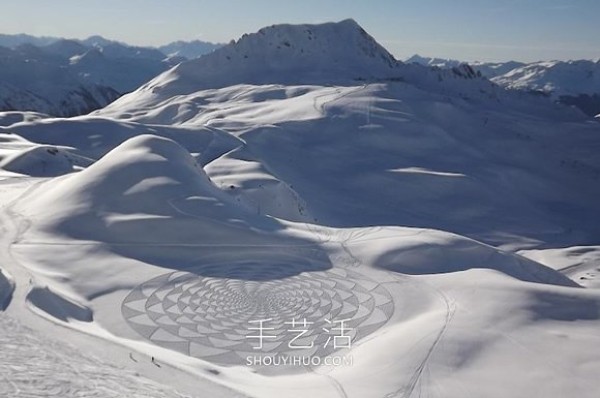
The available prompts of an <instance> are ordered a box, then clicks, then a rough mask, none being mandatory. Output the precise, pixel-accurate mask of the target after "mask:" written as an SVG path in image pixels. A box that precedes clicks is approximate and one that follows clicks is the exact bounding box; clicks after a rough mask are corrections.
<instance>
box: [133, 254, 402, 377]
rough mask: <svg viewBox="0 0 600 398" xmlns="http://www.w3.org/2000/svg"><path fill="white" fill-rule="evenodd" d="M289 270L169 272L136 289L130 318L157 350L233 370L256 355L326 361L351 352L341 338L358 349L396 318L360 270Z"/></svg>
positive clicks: (383, 293) (386, 297)
mask: <svg viewBox="0 0 600 398" xmlns="http://www.w3.org/2000/svg"><path fill="white" fill-rule="evenodd" d="M281 267H282V265H280V264H266V265H265V264H262V265H261V267H260V268H259V271H256V272H260V275H253V274H252V272H253V269H254V268H253V267H240V266H239V265H237V266H233V265H232V266H229V267H227V266H224V265H223V264H220V265H218V275H217V276H215V275H214V273H213V274H211V273H210V272H207V271H210V270H207V269H206V268H203V269H201V270H198V272H189V271H186V272H183V271H178V272H171V273H167V274H164V275H161V276H158V277H156V278H153V279H151V280H148V281H146V282H144V283H142V284H141V285H139V286H137V287H136V288H135V289H133V290H132V291H131V292H130V293H129V294H128V295H127V297H126V298H125V300H124V301H123V303H122V307H121V310H122V314H123V317H124V318H125V319H126V320H127V322H128V324H129V325H130V326H131V328H133V330H135V331H136V332H137V333H138V334H140V335H141V336H143V337H144V338H146V339H148V340H150V341H152V342H153V343H154V344H156V345H159V346H162V347H166V348H169V349H173V350H176V351H179V352H182V353H184V354H186V355H189V356H192V357H196V358H201V359H203V360H206V361H210V362H212V363H215V364H219V365H226V366H227V365H242V364H244V361H245V358H247V357H248V356H255V357H256V356H267V355H268V356H311V357H314V356H318V357H325V356H328V355H330V354H332V353H333V352H335V351H337V350H339V349H340V348H348V347H347V345H346V344H344V345H343V346H342V347H340V345H339V344H338V345H337V346H335V345H334V344H333V343H332V338H333V340H335V336H341V335H345V336H349V337H347V338H345V339H344V340H343V341H344V342H347V341H349V342H350V344H355V343H356V342H358V341H359V340H360V339H362V338H364V337H365V336H367V335H369V334H370V333H373V332H374V331H376V330H377V329H379V328H380V327H381V326H383V325H384V324H385V323H386V322H387V321H388V320H389V318H390V317H391V316H392V314H393V312H394V302H393V300H392V296H391V295H390V293H389V292H388V291H387V289H386V288H385V287H384V286H383V285H381V284H380V283H378V282H376V281H374V280H372V279H370V278H368V277H366V276H365V275H363V274H361V273H359V272H356V271H354V270H349V269H346V268H332V269H328V270H324V271H311V272H302V270H299V271H298V273H296V274H295V275H290V274H286V275H282V274H281V271H280V270H281V269H282V268H281ZM260 320H263V330H262V331H260V330H258V329H260V327H259V323H258V321H260ZM293 321H295V322H296V325H293V324H292V323H291V322H293ZM340 321H344V323H343V324H342V323H341V322H340ZM342 328H345V330H341V329H342ZM333 329H337V331H334V330H333ZM300 332H302V333H301V334H302V335H301V336H300V337H298V335H299V334H300ZM260 334H262V335H263V336H264V338H263V339H260V338H258V337H256V336H259V335H260ZM251 336H254V337H251ZM259 340H262V348H260V349H259V348H258V347H259ZM292 340H293V341H292ZM340 341H342V340H340Z"/></svg>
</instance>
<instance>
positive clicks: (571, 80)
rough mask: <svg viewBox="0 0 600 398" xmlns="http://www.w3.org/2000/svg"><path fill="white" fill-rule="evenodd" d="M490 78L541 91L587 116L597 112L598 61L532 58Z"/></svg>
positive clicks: (599, 101)
mask: <svg viewBox="0 0 600 398" xmlns="http://www.w3.org/2000/svg"><path fill="white" fill-rule="evenodd" d="M492 80H493V81H494V82H495V83H497V84H499V85H501V86H504V87H507V88H510V89H517V90H530V91H536V92H540V93H543V94H544V95H548V96H550V97H551V98H553V99H555V100H557V101H559V102H561V103H564V104H566V105H574V106H576V107H578V108H579V109H581V110H582V111H583V112H585V113H586V114H587V115H589V116H595V115H596V114H598V113H600V61H587V60H579V61H548V62H535V63H531V64H527V65H524V66H522V67H519V68H515V69H513V70H511V71H510V72H507V73H505V74H503V75H500V76H497V77H495V78H494V79H492Z"/></svg>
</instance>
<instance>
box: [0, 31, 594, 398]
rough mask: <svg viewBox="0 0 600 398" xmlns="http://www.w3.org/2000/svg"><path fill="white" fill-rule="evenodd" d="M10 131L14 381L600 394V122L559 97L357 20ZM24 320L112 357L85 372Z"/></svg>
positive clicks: (451, 397)
mask: <svg viewBox="0 0 600 398" xmlns="http://www.w3.org/2000/svg"><path fill="white" fill-rule="evenodd" d="M261 32H262V33H261ZM95 40H96V41H98V42H99V44H100V45H104V44H106V43H102V41H101V40H99V39H95ZM63 44H65V43H63ZM70 48H71V44H68V43H67V44H66V45H65V46H64V48H62V49H61V51H63V50H64V52H66V53H68V52H69V49H70ZM26 50H27V52H28V53H29V54H31V55H35V53H36V49H35V48H27V49H26ZM99 53H100V52H99V51H98V52H96V53H89V54H87V56H89V57H98V55H99ZM100 55H101V54H100ZM228 57H229V58H228ZM71 60H72V62H73V63H78V62H80V60H81V57H79V56H73V57H71ZM0 125H3V127H0V165H2V166H3V167H5V168H6V169H4V170H3V169H0V203H2V205H1V206H0V266H1V267H2V274H1V275H0V305H3V306H4V307H6V312H7V315H8V316H9V317H8V318H4V317H3V316H4V314H0V330H1V331H2V333H0V334H1V335H2V336H3V337H0V343H2V346H3V348H4V349H5V350H6V351H7V353H8V354H7V355H4V356H5V357H6V358H7V360H5V361H4V362H2V364H8V365H4V368H3V365H2V364H0V391H8V394H11V393H13V392H14V391H23V393H21V395H23V394H24V393H31V395H33V394H34V393H37V394H39V395H51V394H49V393H50V392H55V393H56V395H65V396H68V397H70V396H78V395H81V394H80V392H81V390H82V388H81V386H80V384H78V383H76V382H69V381H68V380H69V379H73V378H74V380H75V381H78V380H83V381H84V383H85V382H87V383H88V384H89V382H88V380H91V379H92V377H90V374H95V375H100V376H101V379H102V380H99V381H98V382H97V383H96V384H94V386H93V391H92V392H91V393H90V394H89V395H91V396H94V395H93V394H94V393H95V394H96V395H101V394H102V393H103V392H105V391H108V392H109V393H108V394H104V395H108V396H110V394H113V393H114V394H113V395H116V396H119V395H127V396H129V395H131V396H134V397H135V396H136V394H137V395H139V396H142V395H147V396H150V397H153V396H156V395H162V396H172V395H174V396H176V393H174V392H173V391H171V390H168V389H167V388H164V389H163V388H162V387H158V386H157V387H155V388H154V387H153V388H151V391H148V388H146V386H147V383H146V382H145V378H146V377H149V378H151V379H153V380H157V381H161V382H162V383H164V384H168V385H170V386H176V387H177V388H180V387H181V388H183V387H186V386H187V387H189V388H187V391H192V393H193V394H196V395H198V394H200V395H203V396H211V397H212V396H215V397H224V398H234V397H239V396H244V395H249V396H252V397H257V398H282V397H285V398H306V397H307V396H310V397H315V398H334V397H335V398H339V397H347V398H372V397H414V396H417V395H418V396H430V397H431V396H443V397H444V398H464V397H466V396H472V397H486V398H506V397H507V396H508V397H513V396H514V397H520V396H523V397H531V396H543V397H548V398H562V397H564V396H577V397H581V398H596V395H597V391H598V378H597V376H598V375H597V373H598V369H599V368H600V355H599V351H598V347H600V335H599V334H598V333H597V331H598V328H599V327H600V290H598V289H597V287H598V286H599V285H598V280H600V266H598V265H597V264H596V263H595V262H596V261H597V259H598V258H600V254H598V253H600V249H599V248H600V246H598V242H597V240H598V236H600V225H599V224H598V222H597V220H596V218H597V217H594V215H596V214H598V213H599V204H598V200H597V198H598V197H600V184H599V183H598V182H599V181H600V158H599V157H598V148H599V146H600V138H599V137H600V134H599V133H600V125H599V124H598V123H595V122H591V121H590V120H589V118H586V117H585V116H584V115H582V114H581V113H580V112H578V111H576V110H573V109H569V108H567V107H564V106H561V105H558V104H555V103H553V102H552V101H551V100H549V99H548V98H547V97H546V96H539V95H537V96H536V95H532V94H531V93H525V92H523V91H522V90H507V89H504V88H503V87H500V86H498V85H496V84H494V83H492V82H491V81H489V80H488V79H487V78H485V77H482V76H480V74H479V73H478V71H477V70H476V69H475V68H473V67H472V66H469V65H465V64H460V65H454V66H453V67H451V68H447V69H444V68H431V67H427V66H423V65H418V64H414V63H411V64H403V63H400V62H397V61H396V60H394V59H393V57H391V56H390V55H389V53H387V51H385V50H384V49H383V48H382V47H381V46H379V45H378V44H377V43H376V42H375V41H374V40H373V39H372V38H371V37H370V36H368V34H366V33H365V32H364V31H363V30H362V29H361V28H360V27H359V26H358V25H357V24H356V23H355V22H354V21H351V20H346V21H342V22H339V23H327V24H322V25H296V26H293V25H275V26H272V27H268V28H265V29H261V30H260V31H259V32H258V33H254V34H250V35H246V36H244V37H242V38H241V39H240V40H238V41H236V42H234V43H232V44H230V45H227V46H225V47H223V48H221V49H218V50H216V51H214V52H212V53H210V54H208V55H205V56H203V57H201V58H199V59H198V60H194V61H189V62H185V63H182V64H180V65H179V66H177V67H174V68H172V69H171V70H169V71H167V72H165V73H163V74H161V75H160V76H158V77H157V78H155V79H154V80H152V81H151V82H149V83H148V84H146V85H144V86H143V87H141V88H139V89H138V90H136V91H135V92H133V93H131V94H129V95H126V96H123V97H122V98H121V99H119V100H118V101H117V102H115V103H113V104H112V105H109V106H108V107H106V108H104V109H102V110H99V111H97V112H95V113H94V114H91V115H86V116H79V117H74V118H68V119H66V118H48V117H45V115H40V114H34V113H23V114H20V113H15V112H11V113H6V114H1V113H0ZM49 151H50V152H49ZM51 152H52V153H51ZM63 160H67V161H68V162H67V163H64V162H63ZM68 163H72V164H71V166H69V165H68ZM65 165H66V166H67V167H63V166H65ZM40 166H42V170H43V171H46V172H47V171H49V170H50V171H52V173H46V174H43V173H39V170H40ZM44 167H45V168H44ZM9 168H11V169H12V170H17V171H18V172H19V174H17V173H15V172H14V171H9V170H7V169H9ZM40 174H41V175H42V177H40ZM34 176H35V177H34ZM2 291H4V292H7V291H8V292H9V293H8V294H6V293H4V294H3V293H1V292H2ZM12 318H14V319H16V322H12V321H10V319H12ZM260 319H262V320H267V322H268V323H267V324H266V325H265V326H267V327H268V328H269V329H267V334H268V335H269V336H270V338H269V339H268V341H263V343H264V345H262V346H258V342H257V341H253V340H252V338H251V337H252V336H251V335H250V333H252V332H256V331H257V329H256V328H255V326H256V320H260ZM302 319H304V320H305V321H308V322H307V323H306V325H303V326H306V327H307V331H306V335H304V336H301V337H304V339H302V340H301V342H302V343H303V346H301V347H298V346H296V347H292V346H291V344H292V343H293V341H294V340H292V338H293V337H294V336H296V334H294V333H290V328H289V326H290V321H293V320H302ZM5 320H8V321H7V322H4V321H5ZM340 320H344V322H346V326H347V327H348V328H347V330H346V332H347V333H348V337H349V338H350V340H351V344H350V346H344V347H339V346H336V345H335V344H333V345H332V344H329V345H328V344H327V342H330V341H331V337H332V335H331V330H332V329H331V326H333V325H335V324H336V321H338V322H339V321H340ZM21 324H23V325H26V326H27V327H30V328H32V329H35V330H37V331H40V332H41V331H48V332H47V333H49V334H50V333H53V334H54V338H55V340H61V341H63V342H65V341H66V342H69V343H71V342H73V344H76V345H77V348H78V349H79V350H80V352H86V354H89V357H91V355H92V354H97V353H100V354H101V356H102V357H103V358H105V359H106V363H103V362H102V361H95V360H94V361H92V360H85V359H83V358H81V356H80V355H79V354H78V353H77V350H68V349H66V348H63V349H66V350H67V355H68V356H69V358H70V359H71V362H70V364H71V365H72V368H71V369H70V370H69V369H65V367H64V366H63V364H65V363H69V362H68V361H66V360H65V357H64V356H62V355H60V354H59V353H58V351H59V349H56V348H55V347H61V345H55V344H53V343H52V342H51V341H48V340H47V339H41V338H38V336H37V335H36V334H35V333H27V329H25V328H22V327H20V325H21ZM292 324H293V322H292ZM253 326H254V328H253ZM295 341H298V340H295ZM5 342H6V344H4V343H5ZM334 342H335V340H334ZM30 347H34V350H33V351H35V352H32V350H31V349H30ZM44 348H45V350H44ZM40 354H41V355H40ZM249 355H250V356H254V357H255V358H256V357H258V358H260V359H261V362H256V361H250V363H249V362H248V356H249ZM295 355H298V356H301V357H308V358H309V359H310V363H308V364H303V365H302V366H296V365H293V364H290V363H288V364H281V362H280V364H281V365H278V366H269V365H268V364H267V363H266V361H262V360H263V359H266V358H270V357H273V358H279V359H281V358H282V357H289V356H295ZM339 356H342V358H346V357H348V356H349V357H351V358H352V364H351V365H348V366H345V365H342V366H330V365H328V364H327V362H326V361H327V360H328V359H333V358H336V357H338V358H339ZM22 358H28V359H29V358H30V359H32V360H33V363H39V366H37V367H32V366H29V362H27V365H26V366H25V365H20V366H21V367H17V366H15V364H17V363H18V362H19V360H21V359H22ZM47 358H50V362H52V364H53V365H55V366H49V365H47V363H48V360H47ZM88 359H89V358H88ZM314 360H317V363H315V362H313V361H314ZM115 364H119V366H122V367H123V368H124V371H123V372H121V373H120V374H119V376H118V377H117V373H118V372H117V371H116V369H117V367H115V366H114V365H115ZM507 364H508V365H510V366H507ZM81 368H85V370H82V369H81ZM36 369H38V370H39V373H35V370H36ZM49 369H52V371H49ZM532 369H534V371H532ZM2 370H4V372H2ZM16 370H18V371H19V372H25V373H22V374H24V375H25V377H26V378H30V379H31V378H32V377H31V376H33V380H36V381H37V380H38V378H39V380H40V381H39V382H36V383H34V385H33V388H30V387H32V384H31V383H26V382H25V383H24V382H23V381H22V379H21V378H19V374H18V373H17V371H16ZM129 371H130V372H129ZM52 372H54V373H52ZM138 373H139V374H140V376H143V377H139V378H138V377H137V374H138ZM5 374H9V377H8V378H6V377H4V375H5ZM50 375H52V376H50ZM132 375H136V377H134V376H132ZM74 376H76V377H74ZM119 377H120V378H121V379H122V380H121V381H120V383H119V382H118V380H119ZM56 379H60V381H61V382H59V383H54V381H55V380H56ZM63 379H67V381H64V380H63ZM14 380H16V381H17V382H14ZM115 380H116V381H115ZM104 381H108V382H110V383H118V387H115V388H112V389H110V390H107V389H105V388H104V384H103V383H104ZM28 388H30V389H28ZM98 391H100V393H98ZM18 394H19V392H17V393H15V394H14V395H18Z"/></svg>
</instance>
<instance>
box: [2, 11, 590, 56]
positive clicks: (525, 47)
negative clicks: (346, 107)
mask: <svg viewBox="0 0 600 398" xmlns="http://www.w3.org/2000/svg"><path fill="white" fill-rule="evenodd" d="M5 3H6V4H3V5H2V9H1V12H0V33H29V34H34V35H49V36H61V37H69V38H84V37H87V36H90V35H92V34H100V35H102V36H105V37H107V38H111V39H117V40H122V41H126V42H128V43H132V44H139V45H159V44H164V43H167V42H170V41H173V40H178V39H185V40H189V39H195V38H199V39H202V40H207V41H218V42H227V41H229V40H230V39H234V38H238V37H239V36H241V35H242V34H243V33H246V32H254V31H256V30H258V29H259V28H261V27H263V26H266V25H271V24H274V23H284V22H285V23H318V22H324V21H332V20H334V21H335V20H341V19H345V18H354V19H355V20H356V21H357V22H358V23H359V24H361V25H362V26H363V27H364V28H365V29H366V30H367V31H368V32H369V33H370V34H371V35H372V36H374V37H375V38H376V39H377V40H378V41H379V42H380V43H381V44H383V45H384V46H385V47H386V48H387V49H388V50H389V51H391V52H392V53H393V54H394V55H395V56H396V57H397V58H399V59H403V58H405V57H408V56H410V55H412V54H415V53H419V54H421V55H427V56H437V57H444V58H457V59H462V60H484V61H494V60H508V59H515V60H521V61H534V60H541V59H577V58H593V59H595V58H598V57H600V43H599V42H598V40H599V38H600V22H599V21H600V1H599V0H496V1H492V0H379V1H378V0H372V1H348V0H346V1H342V0H302V1H286V0H255V1H251V0H245V1H244V0H212V1H205V0H103V1H98V0H85V1H83V0H51V1H50V0H19V1H10V2H5Z"/></svg>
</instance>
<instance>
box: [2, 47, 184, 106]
mask: <svg viewBox="0 0 600 398" xmlns="http://www.w3.org/2000/svg"><path fill="white" fill-rule="evenodd" d="M144 51H145V52H141V51H139V50H138V49H135V48H128V47H125V46H122V45H120V44H109V45H107V46H105V47H94V48H88V47H86V46H85V45H83V44H82V43H80V42H77V41H73V40H58V41H55V42H53V43H52V44H49V45H47V46H43V47H36V46H34V45H31V44H23V45H20V46H18V47H16V48H14V49H9V48H0V54H1V58H0V85H1V88H0V110H5V111H6V110H22V111H37V112H42V113H46V114H49V115H53V116H75V115H81V114H85V113H89V112H91V111H93V110H95V109H98V108H101V107H103V106H105V105H107V104H109V103H110V102H112V101H114V100H115V99H116V98H118V97H119V96H120V95H122V94H123V93H127V92H129V91H132V90H134V89H136V88H137V87H139V86H140V85H141V84H143V83H145V82H146V81H148V80H149V79H151V78H153V77H154V76H156V75H158V74H159V73H161V72H163V71H164V70H166V69H168V68H169V67H170V66H172V65H173V64H171V63H170V62H169V61H163V59H164V56H163V55H162V53H160V52H158V51H154V50H144Z"/></svg>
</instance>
